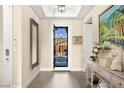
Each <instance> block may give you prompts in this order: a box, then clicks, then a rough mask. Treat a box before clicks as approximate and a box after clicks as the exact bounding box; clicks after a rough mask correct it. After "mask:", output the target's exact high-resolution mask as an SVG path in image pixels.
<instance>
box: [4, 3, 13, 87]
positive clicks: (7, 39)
mask: <svg viewBox="0 0 124 93" xmlns="http://www.w3.org/2000/svg"><path fill="white" fill-rule="evenodd" d="M3 63H4V68H3V69H4V87H11V86H12V6H11V5H4V6H3Z"/></svg>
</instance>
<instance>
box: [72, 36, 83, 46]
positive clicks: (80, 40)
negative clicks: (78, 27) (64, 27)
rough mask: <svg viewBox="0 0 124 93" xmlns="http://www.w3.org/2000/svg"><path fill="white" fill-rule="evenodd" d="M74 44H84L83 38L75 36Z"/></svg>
mask: <svg viewBox="0 0 124 93" xmlns="http://www.w3.org/2000/svg"><path fill="white" fill-rule="evenodd" d="M73 44H82V36H73Z"/></svg>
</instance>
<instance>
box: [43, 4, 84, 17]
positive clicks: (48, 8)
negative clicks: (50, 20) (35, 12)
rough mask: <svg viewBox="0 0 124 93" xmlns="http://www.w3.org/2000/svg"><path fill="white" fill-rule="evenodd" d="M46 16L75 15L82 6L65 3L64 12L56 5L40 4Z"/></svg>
mask: <svg viewBox="0 0 124 93" xmlns="http://www.w3.org/2000/svg"><path fill="white" fill-rule="evenodd" d="M41 7H42V10H43V12H44V14H45V16H46V17H77V16H78V14H79V12H80V10H81V8H82V6H79V5H78V6H75V5H74V6H73V5H65V10H64V12H62V13H61V12H59V11H58V5H42V6H41Z"/></svg>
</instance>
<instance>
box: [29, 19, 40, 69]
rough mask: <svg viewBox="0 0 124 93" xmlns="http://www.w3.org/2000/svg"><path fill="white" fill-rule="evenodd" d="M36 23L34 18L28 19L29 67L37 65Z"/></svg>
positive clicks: (37, 28) (37, 27)
mask: <svg viewBox="0 0 124 93" xmlns="http://www.w3.org/2000/svg"><path fill="white" fill-rule="evenodd" d="M38 30H39V26H38V23H37V22H36V21H35V20H34V19H32V18H31V19H30V51H31V53H30V54H31V55H30V59H31V68H32V69H33V68H34V67H36V66H37V65H38Z"/></svg>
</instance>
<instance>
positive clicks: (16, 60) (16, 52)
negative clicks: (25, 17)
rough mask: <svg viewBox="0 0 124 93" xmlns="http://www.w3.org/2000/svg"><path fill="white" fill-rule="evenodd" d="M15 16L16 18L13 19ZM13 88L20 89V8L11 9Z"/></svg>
mask: <svg viewBox="0 0 124 93" xmlns="http://www.w3.org/2000/svg"><path fill="white" fill-rule="evenodd" d="M15 16H16V17H15ZM12 74H13V75H12V78H13V80H12V84H13V87H22V7H21V6H14V7H13V66H12Z"/></svg>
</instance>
